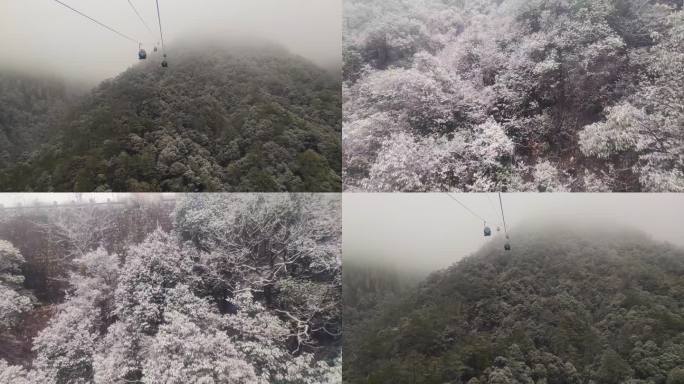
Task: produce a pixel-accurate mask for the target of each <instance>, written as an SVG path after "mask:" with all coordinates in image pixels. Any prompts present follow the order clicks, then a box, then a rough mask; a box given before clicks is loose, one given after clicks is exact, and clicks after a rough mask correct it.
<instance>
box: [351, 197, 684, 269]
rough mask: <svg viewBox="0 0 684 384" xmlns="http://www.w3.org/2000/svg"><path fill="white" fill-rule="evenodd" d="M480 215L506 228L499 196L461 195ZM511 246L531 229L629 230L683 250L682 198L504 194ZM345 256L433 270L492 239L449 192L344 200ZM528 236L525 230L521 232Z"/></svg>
mask: <svg viewBox="0 0 684 384" xmlns="http://www.w3.org/2000/svg"><path fill="white" fill-rule="evenodd" d="M452 196H454V197H455V198H456V199H457V200H458V201H460V202H461V203H463V204H464V205H465V206H466V207H468V208H470V209H471V210H472V211H473V212H474V213H475V215H478V216H480V217H481V218H483V219H486V220H488V221H489V225H490V226H491V227H492V229H493V230H494V236H497V235H498V236H502V233H503V228H502V231H501V232H499V233H498V234H497V232H496V227H497V225H501V224H500V223H501V219H500V216H499V215H498V213H497V208H498V204H499V201H498V196H497V195H496V194H475V193H469V194H455V195H452ZM502 201H503V208H504V213H505V218H506V223H507V224H508V229H509V234H510V236H511V239H512V240H511V242H512V243H514V241H515V236H516V235H518V234H520V235H524V233H520V232H516V229H517V228H518V227H520V226H523V225H525V226H526V225H527V224H529V223H535V224H542V225H554V223H572V224H574V225H578V226H581V225H585V224H593V223H607V224H609V225H610V224H613V225H616V226H626V227H630V228H633V229H636V230H639V231H642V232H645V233H646V234H647V235H650V236H651V237H652V238H653V239H655V240H658V241H667V242H670V243H672V244H675V245H678V246H681V247H684V236H682V233H683V232H682V227H681V220H682V217H683V216H684V194H595V193H594V194H582V193H553V194H531V193H524V194H503V195H502ZM342 207H343V210H342V212H343V215H342V217H343V230H344V236H343V258H344V260H345V261H357V262H358V261H364V262H370V263H374V264H378V263H379V264H384V265H391V266H393V267H396V268H398V269H411V270H414V271H420V272H428V271H432V270H435V269H439V268H443V267H446V266H448V265H451V264H453V263H455V262H457V261H458V260H460V259H461V258H463V257H464V256H467V255H469V254H471V253H472V252H474V251H476V250H477V249H479V248H480V247H482V246H483V245H484V244H485V243H487V242H488V241H493V238H489V239H487V238H485V237H484V236H483V222H482V220H481V219H480V218H478V217H476V216H475V215H474V214H472V213H470V212H468V211H467V210H466V209H465V208H463V207H462V206H460V205H459V204H458V203H457V202H456V201H454V200H452V199H451V198H449V196H448V195H446V194H439V193H432V194H357V193H353V194H345V196H344V199H343V203H342ZM521 230H522V229H521Z"/></svg>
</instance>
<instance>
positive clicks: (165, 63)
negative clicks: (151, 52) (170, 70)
mask: <svg viewBox="0 0 684 384" xmlns="http://www.w3.org/2000/svg"><path fill="white" fill-rule="evenodd" d="M168 66H169V63H167V62H166V60H162V67H163V68H166V67H168Z"/></svg>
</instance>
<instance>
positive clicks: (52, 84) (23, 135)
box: [0, 71, 71, 169]
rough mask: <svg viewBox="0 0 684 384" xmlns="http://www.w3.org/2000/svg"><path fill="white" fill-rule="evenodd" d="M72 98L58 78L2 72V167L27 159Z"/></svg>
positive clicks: (0, 87) (0, 108)
mask: <svg viewBox="0 0 684 384" xmlns="http://www.w3.org/2000/svg"><path fill="white" fill-rule="evenodd" d="M70 101H71V98H70V97H69V92H68V91H67V89H66V87H65V85H64V84H63V83H62V82H61V81H59V80H56V79H54V78H49V77H43V78H40V77H35V76H26V75H22V74H20V73H17V72H9V71H7V72H0V169H2V168H4V167H7V166H9V165H10V164H12V163H14V162H17V161H25V160H27V159H28V158H29V157H30V153H31V151H32V150H33V149H34V148H36V147H38V146H40V144H42V143H44V142H45V141H46V140H47V139H48V136H49V132H50V128H51V127H53V126H54V125H55V124H56V123H57V122H58V121H59V119H60V118H61V117H62V115H63V112H64V110H65V109H66V106H67V105H68V103H69V102H70Z"/></svg>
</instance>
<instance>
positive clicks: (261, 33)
mask: <svg viewBox="0 0 684 384" xmlns="http://www.w3.org/2000/svg"><path fill="white" fill-rule="evenodd" d="M60 1H61V2H63V3H65V4H68V5H69V6H71V7H73V8H75V9H77V10H79V11H81V12H83V13H84V14H86V15H88V16H91V17H93V18H94V19H96V20H98V21H100V22H102V23H104V24H106V25H108V26H110V27H112V28H114V29H116V30H118V31H119V32H121V33H123V34H124V35H127V36H129V37H131V38H133V39H134V40H142V41H144V42H146V43H148V45H147V47H148V48H150V46H151V44H149V43H154V42H156V41H157V40H159V39H158V32H157V31H158V24H157V18H156V6H155V0H130V1H131V3H132V4H133V5H134V6H135V8H136V9H137V10H138V12H139V13H140V14H141V16H142V18H143V20H145V22H146V23H147V24H148V25H149V27H150V29H151V30H152V31H153V34H150V32H149V31H148V30H147V29H146V28H145V26H144V24H143V23H142V22H141V21H140V19H138V17H137V16H136V14H135V13H134V11H133V9H132V8H131V6H130V5H129V2H128V0H60ZM159 6H160V11H161V19H162V26H163V29H164V37H165V40H166V42H167V45H168V44H173V42H174V41H177V40H187V39H193V38H196V39H198V41H201V40H202V39H204V38H206V37H207V36H210V37H211V38H212V39H216V38H226V39H229V40H234V39H236V38H239V39H241V38H258V39H268V40H271V41H274V42H278V43H280V44H282V45H284V46H285V47H286V48H287V49H289V50H290V51H291V52H293V53H296V54H300V55H302V56H305V57H307V58H309V59H311V60H313V61H315V62H317V63H319V64H321V65H332V64H333V63H336V62H341V43H340V42H341V39H342V37H341V35H342V21H341V20H342V5H341V0H193V1H189V0H159ZM0 47H2V54H0V69H2V68H6V67H12V68H17V67H19V68H22V69H32V70H40V71H44V72H47V73H49V74H56V75H59V76H66V77H69V78H80V79H83V80H85V81H87V82H94V81H97V80H102V79H104V78H108V77H112V76H115V75H116V74H118V73H120V72H122V71H123V70H125V69H126V68H127V67H129V66H130V65H132V64H134V63H135V62H136V61H137V50H138V45H137V43H134V42H131V41H129V40H127V39H125V38H123V37H120V36H118V35H117V34H115V33H113V32H111V31H108V30H106V29H104V28H102V27H100V26H98V25H97V24H94V23H93V22H91V21H89V20H88V19H85V18H84V17H82V16H79V15H78V14H76V13H74V12H73V11H71V10H69V9H67V8H65V7H64V6H62V5H60V4H59V3H58V2H57V1H55V0H2V1H0Z"/></svg>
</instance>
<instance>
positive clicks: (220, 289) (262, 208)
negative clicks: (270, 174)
mask: <svg viewBox="0 0 684 384" xmlns="http://www.w3.org/2000/svg"><path fill="white" fill-rule="evenodd" d="M150 196H153V197H152V198H151V197H150ZM154 196H156V195H146V196H144V197H142V196H134V197H133V198H131V199H130V200H129V201H127V202H123V203H122V202H116V203H111V204H106V203H105V204H102V203H100V204H78V205H66V206H62V205H55V206H53V205H47V206H42V207H38V208H29V207H26V206H24V207H21V208H7V207H5V208H3V214H2V215H1V216H0V293H1V294H0V383H3V384H4V383H13V384H25V383H26V384H28V383H31V384H34V383H39V384H44V383H45V384H47V383H50V384H57V383H179V384H180V383H204V384H208V383H217V384H218V383H297V384H305V383H338V382H340V381H341V369H342V368H341V361H342V353H341V313H340V312H341V308H340V306H341V299H340V298H341V255H340V249H341V227H340V223H341V220H340V215H341V207H340V197H339V196H337V195H309V194H305V195H293V194H261V195H256V194H192V195H177V196H176V197H175V198H174V199H173V200H170V201H169V200H164V199H161V198H158V199H157V198H154Z"/></svg>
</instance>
